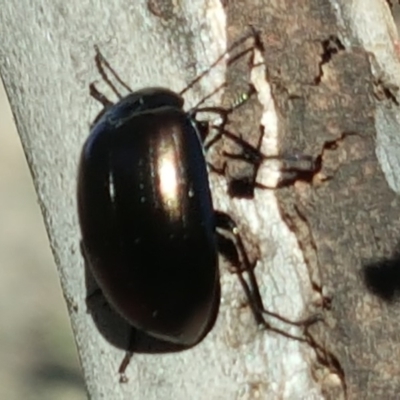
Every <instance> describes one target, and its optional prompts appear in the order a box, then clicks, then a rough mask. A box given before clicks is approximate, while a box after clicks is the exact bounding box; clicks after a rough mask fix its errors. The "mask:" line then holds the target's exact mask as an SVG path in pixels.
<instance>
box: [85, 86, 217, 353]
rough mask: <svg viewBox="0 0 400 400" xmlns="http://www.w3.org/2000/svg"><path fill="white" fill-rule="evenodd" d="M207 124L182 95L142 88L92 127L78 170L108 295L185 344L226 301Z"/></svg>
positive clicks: (140, 322) (91, 255)
mask: <svg viewBox="0 0 400 400" xmlns="http://www.w3.org/2000/svg"><path fill="white" fill-rule="evenodd" d="M202 131H204V125H203V124H202V123H199V122H197V120H196V119H195V118H194V117H192V116H191V115H190V114H188V113H186V112H185V111H184V110H183V99H182V98H181V97H180V96H179V95H177V94H176V93H174V92H172V91H170V90H168V89H163V88H147V89H143V90H139V91H137V92H133V93H131V94H129V95H128V96H127V97H125V98H124V99H122V100H121V101H120V102H118V103H117V104H116V105H114V106H112V107H111V108H110V109H109V110H108V111H106V112H105V113H104V114H103V115H102V117H101V118H100V119H99V121H98V122H97V123H96V124H95V126H94V127H93V129H92V131H91V134H90V136H89V138H88V139H87V141H86V143H85V144H84V147H83V150H82V156H81V160H80V167H79V176H78V213H79V221H80V226H81V233H82V245H83V248H84V252H85V255H86V257H87V261H88V264H89V265H90V267H91V271H92V272H93V275H94V277H95V279H96V281H97V282H98V284H99V286H100V288H101V290H102V291H103V293H104V295H105V297H106V298H107V300H108V301H109V302H110V303H111V304H112V305H113V306H114V308H115V309H116V310H117V311H118V312H119V313H120V314H121V315H122V316H123V317H124V318H125V319H126V320H127V321H128V322H129V323H130V324H131V325H133V326H134V327H136V328H138V329H140V330H143V331H145V332H146V333H148V334H150V335H152V336H154V337H156V338H159V339H162V340H165V341H168V342H172V343H177V344H182V345H185V346H192V345H194V344H196V343H197V342H198V341H200V340H201V339H202V337H203V336H204V334H205V332H206V330H207V327H208V326H209V324H210V321H211V320H212V319H213V316H214V313H215V312H216V311H215V310H216V308H217V303H219V295H218V293H219V273H218V265H217V262H218V259H217V254H218V252H217V239H216V236H215V229H216V222H215V216H214V211H213V206H212V201H211V193H210V189H209V182H208V173H207V166H206V162H205V158H204V155H203V148H202V142H201V135H202Z"/></svg>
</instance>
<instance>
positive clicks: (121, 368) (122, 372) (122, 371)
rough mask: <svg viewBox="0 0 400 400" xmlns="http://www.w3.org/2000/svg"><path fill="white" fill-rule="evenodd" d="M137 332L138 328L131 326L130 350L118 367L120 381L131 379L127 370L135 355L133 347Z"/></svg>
mask: <svg viewBox="0 0 400 400" xmlns="http://www.w3.org/2000/svg"><path fill="white" fill-rule="evenodd" d="M136 333H137V330H136V329H135V328H132V327H131V328H130V332H129V343H128V350H127V351H126V352H125V356H124V358H123V359H122V361H121V364H120V365H119V368H118V373H119V375H120V377H119V382H120V383H127V382H128V380H129V379H128V377H127V376H126V374H125V371H126V369H127V368H128V365H129V364H130V362H131V359H132V356H133V351H132V349H133V348H134V345H135V341H136Z"/></svg>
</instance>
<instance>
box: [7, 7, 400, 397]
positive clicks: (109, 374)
mask: <svg viewBox="0 0 400 400" xmlns="http://www.w3.org/2000/svg"><path fill="white" fill-rule="evenodd" d="M0 10H1V12H0V40H1V45H0V72H1V75H2V78H3V80H4V84H5V87H6V90H7V93H8V96H9V99H10V103H11V106H12V110H13V113H14V117H15V120H16V123H17V127H18V131H19V134H20V137H21V141H22V143H23V146H24V149H25V153H26V157H27V160H28V163H29V165H30V168H31V171H32V176H33V179H34V182H35V187H36V190H37V193H38V198H39V202H40V205H41V207H42V211H43V215H44V218H45V222H46V226H47V231H48V235H49V239H50V244H51V247H52V250H53V253H54V257H55V259H56V262H57V265H58V268H59V272H60V279H61V283H62V287H63V290H64V296H65V299H66V302H67V305H68V309H69V312H70V315H71V323H72V328H73V330H74V333H75V337H76V342H77V347H78V351H79V354H80V359H81V364H82V368H83V372H84V376H85V379H86V383H87V389H88V392H89V396H90V398H92V399H100V398H106V399H131V398H136V399H149V400H151V399H254V398H261V399H275V398H277V399H278V398H282V399H317V398H332V399H340V398H347V399H361V398H362V399H369V398H385V399H391V398H397V394H398V393H399V392H400V373H399V372H400V371H399V363H398V362H397V360H398V359H399V352H400V350H399V349H400V347H399V346H398V341H399V334H398V333H397V332H399V331H400V329H399V323H398V322H397V319H396V313H397V310H398V306H397V303H396V300H397V298H398V294H399V289H400V278H399V277H400V273H399V272H398V271H399V254H400V253H399V243H398V241H399V232H400V221H399V218H398V215H399V209H400V201H399V197H398V195H397V193H398V192H399V190H400V189H399V188H400V181H399V178H398V170H399V162H400V141H399V139H398V135H397V132H398V130H399V117H398V108H399V101H400V100H399V96H398V92H397V88H398V86H399V82H398V81H399V79H400V78H399V77H400V74H399V68H400V65H399V60H398V39H397V31H396V28H395V25H394V23H393V18H392V15H391V12H390V7H389V4H388V3H386V2H384V1H382V0H363V1H358V0H353V1H350V0H347V1H345V0H342V1H334V0H330V1H324V0H321V1H316V0H299V1H296V2H283V1H280V2H270V1H266V0H256V1H240V2H239V1H225V2H220V1H218V0H208V1H200V0H198V1H181V2H179V3H176V2H172V1H161V0H148V1H140V2H139V1H137V2H128V1H126V0H114V1H113V2H105V1H100V0H90V1H84V2H78V1H70V2H68V3H66V2H62V1H58V0H56V1H53V2H51V3H45V2H35V3H34V4H33V3H29V2H23V1H22V2H7V1H5V0H0ZM249 25H252V26H253V27H254V28H255V29H256V30H257V31H258V32H259V33H260V34H259V39H260V40H259V42H260V43H257V46H256V47H257V50H256V52H255V54H256V57H255V60H251V57H252V53H249V55H246V56H245V57H243V58H242V57H240V58H238V59H237V60H236V61H235V62H230V63H227V62H226V60H224V61H223V62H221V63H219V64H218V65H217V66H216V67H215V68H212V69H211V71H210V73H209V74H207V75H206V76H205V77H204V78H202V79H201V80H200V81H199V83H198V84H196V85H195V86H194V87H193V89H192V90H189V91H188V92H187V93H186V94H185V100H186V102H187V103H186V104H187V107H188V108H189V107H190V105H193V104H196V103H197V102H198V101H199V100H201V99H202V98H204V97H205V96H207V95H208V94H209V93H211V92H212V91H213V90H214V89H215V88H217V87H218V86H219V85H221V84H222V83H223V82H225V80H226V83H227V84H226V89H225V91H224V93H223V95H222V96H221V95H218V94H217V95H216V96H213V97H212V98H211V99H210V100H209V104H212V105H220V104H224V105H229V104H232V101H233V99H235V98H236V97H237V95H238V94H240V93H243V91H245V90H247V87H248V85H249V83H251V84H252V85H253V86H254V87H255V89H256V96H253V97H252V99H251V100H250V101H248V102H247V103H246V104H244V105H243V106H242V107H240V108H238V109H237V110H235V112H234V113H233V115H232V116H231V118H230V124H229V130H230V131H233V132H234V133H235V134H237V135H240V136H241V137H242V138H243V139H244V140H245V141H246V142H249V143H252V144H253V145H256V144H260V149H261V152H262V153H263V154H265V155H274V154H286V155H298V154H307V155H311V156H313V157H314V159H315V160H316V163H315V165H316V168H315V170H313V171H308V172H307V173H304V174H296V175H295V177H296V179H292V184H290V185H286V186H284V187H281V188H279V189H276V190H269V189H265V188H263V189H261V188H256V189H255V190H254V193H252V195H251V196H246V198H243V196H237V195H235V194H234V193H233V194H232V193H230V194H229V193H228V192H229V190H228V188H229V187H231V186H230V185H231V184H232V182H234V180H235V178H237V176H241V177H243V176H245V177H248V176H250V175H251V174H252V173H256V174H257V175H256V180H257V182H259V183H261V184H264V185H265V186H273V185H274V184H276V180H277V176H278V175H279V174H278V172H279V171H278V172H277V171H276V170H275V171H274V169H273V166H271V163H268V162H265V163H262V164H261V165H260V166H259V168H256V169H255V170H251V169H250V172H249V170H248V168H247V167H248V165H245V164H246V163H235V162H234V161H232V160H230V159H229V158H228V159H227V163H228V168H227V169H226V176H224V177H223V176H221V175H218V174H215V173H211V180H212V190H213V199H214V205H215V208H216V209H219V210H222V211H224V212H227V213H229V214H230V215H231V216H232V218H233V219H234V220H235V221H236V222H237V223H238V226H239V231H240V233H241V235H242V237H243V239H244V243H245V246H246V249H247V251H248V254H249V256H250V258H251V259H252V260H254V261H257V263H256V266H255V274H256V276H257V279H258V283H259V286H260V291H261V294H262V297H263V301H264V305H265V308H266V309H268V310H269V311H273V312H276V313H278V314H279V315H282V316H284V317H287V318H290V319H291V320H300V319H302V318H307V317H309V316H311V315H313V314H315V313H319V314H321V315H323V317H324V320H323V322H318V323H316V324H314V325H313V326H311V327H310V329H309V330H307V333H306V338H307V340H306V341H305V342H301V341H296V340H292V339H290V338H288V337H286V336H284V335H279V334H276V333H274V332H272V331H268V330H260V329H258V328H257V326H256V324H255V323H254V321H253V317H252V315H251V312H250V308H249V306H248V302H247V300H246V297H245V295H244V293H243V292H242V290H241V286H240V283H239V281H238V279H237V277H236V276H235V275H234V274H232V273H231V272H230V271H229V270H228V268H226V265H227V264H226V263H221V284H222V297H221V307H220V311H219V316H218V319H217V322H216V324H215V326H214V328H213V329H212V331H211V332H210V334H209V335H208V336H207V337H206V338H205V339H204V340H203V341H202V342H201V343H200V344H198V345H196V346H195V347H194V348H191V349H188V350H186V351H182V352H167V351H158V349H157V348H156V347H154V344H151V343H150V344H149V347H146V346H147V345H146V346H143V347H142V348H141V352H140V354H137V353H135V354H134V356H133V358H132V360H131V362H130V364H129V366H128V368H127V370H126V376H127V379H128V381H127V382H125V383H122V382H120V375H119V373H118V367H119V364H120V362H121V360H122V358H123V356H124V351H125V349H126V347H127V345H128V342H129V339H128V337H129V327H127V326H126V324H125V323H123V321H121V320H120V318H119V317H118V316H117V315H115V313H113V312H112V310H110V309H109V306H108V305H107V303H106V302H105V301H104V299H98V298H94V299H90V300H88V301H86V297H87V295H88V293H89V294H90V288H91V283H90V282H91V281H90V277H88V276H87V271H86V272H85V267H84V260H83V258H82V256H81V253H80V250H79V241H80V232H79V226H78V221H77V213H76V198H75V192H76V174H77V162H78V159H79V154H80V150H81V147H82V144H83V142H84V140H85V138H86V137H87V135H88V132H89V126H90V124H91V122H92V121H93V120H94V118H95V117H96V114H97V113H98V112H99V111H100V106H99V104H97V103H96V102H95V101H94V100H93V99H92V98H90V96H89V89H88V87H89V84H90V83H91V82H93V81H98V87H99V89H100V90H101V91H102V92H104V93H106V94H107V95H108V96H109V97H110V98H112V93H110V89H109V88H108V87H107V86H106V85H105V83H104V82H103V81H102V80H101V78H100V76H99V74H98V71H97V70H96V66H95V62H94V49H93V46H94V45H98V46H99V48H100V50H101V51H102V52H103V53H104V54H105V56H106V57H107V60H108V61H109V62H110V63H111V64H112V66H113V67H114V68H115V69H116V70H117V71H118V74H119V76H120V77H121V78H122V79H123V80H124V81H126V82H127V83H128V84H129V85H130V86H131V87H132V88H133V90H136V89H140V88H143V87H146V86H165V87H169V88H171V89H172V90H175V91H180V90H181V89H183V88H184V87H185V86H186V85H187V84H188V83H189V82H191V81H192V80H193V78H195V77H196V76H197V75H198V74H200V73H201V72H202V71H204V70H206V69H207V68H208V67H209V66H210V65H211V64H212V63H213V62H214V61H215V60H216V59H217V58H218V57H219V56H220V55H221V54H222V53H223V52H224V50H225V49H226V48H227V47H229V45H230V44H231V43H233V41H235V40H236V39H238V38H239V37H241V36H242V35H243V34H244V33H245V32H248V29H249V28H248V27H249ZM244 46H245V47H244V49H245V48H247V47H246V44H245V45H244ZM235 52H240V49H235ZM249 60H250V64H249ZM114 100H115V98H114ZM260 132H262V135H261V138H260ZM225 145H226V146H229V140H225V142H224V146H225ZM216 149H217V150H211V153H212V154H211V156H212V157H214V159H217V161H218V158H219V159H221V157H222V156H223V153H222V151H221V149H220V148H218V147H217V148H216ZM247 164H248V163H247ZM237 174H239V175H237ZM248 174H250V175H248ZM85 275H86V276H85ZM268 321H269V320H268ZM271 324H272V325H273V326H276V327H278V328H280V329H284V330H285V331H287V332H288V333H291V334H293V335H299V336H302V335H303V330H302V329H301V328H298V327H294V326H291V325H285V324H282V323H281V322H279V321H275V320H274V319H271Z"/></svg>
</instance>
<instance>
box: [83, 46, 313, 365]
mask: <svg viewBox="0 0 400 400" xmlns="http://www.w3.org/2000/svg"><path fill="white" fill-rule="evenodd" d="M98 57H100V56H99V54H98ZM101 74H102V75H104V72H101ZM90 88H91V94H92V96H93V97H95V98H96V99H97V100H99V101H101V102H102V103H103V104H104V105H105V109H104V110H103V111H102V113H101V115H100V116H99V117H98V118H97V119H96V120H95V122H94V125H93V127H92V129H91V132H90V135H89V137H88V138H87V140H86V141H85V143H84V145H83V149H82V153H81V158H80V162H79V170H78V187H77V202H78V216H79V223H80V228H81V234H82V242H81V247H82V250H83V253H84V256H85V259H86V261H87V264H88V265H89V267H90V269H91V272H92V274H93V276H94V278H95V280H96V281H97V283H98V285H99V287H100V289H101V291H102V292H103V294H104V296H105V297H106V299H107V300H108V302H109V303H110V304H111V305H112V306H113V308H114V309H115V310H116V311H117V312H118V313H119V314H120V315H121V316H122V317H124V319H125V320H127V321H128V322H129V324H130V325H132V326H133V327H134V328H136V329H138V330H140V331H143V332H145V333H146V334H148V335H150V336H152V337H155V338H157V339H160V340H162V341H165V342H169V343H173V344H177V345H180V346H183V347H185V348H187V347H191V346H194V345H195V344H197V343H199V342H200V341H201V340H202V339H203V338H204V337H205V336H206V335H207V333H208V332H209V331H210V329H211V328H212V326H213V324H214V321H215V319H216V315H217V313H218V308H219V302H220V282H219V268H218V250H219V244H221V243H225V244H226V243H227V242H228V243H229V244H230V250H231V255H230V257H229V258H230V261H231V262H232V263H233V264H234V267H235V268H236V269H237V272H238V275H239V278H240V282H241V284H242V286H243V288H244V290H245V293H246V295H247V297H248V299H249V304H250V306H251V309H252V311H253V314H254V316H255V318H256V321H257V323H259V324H263V325H264V326H265V327H267V328H268V329H272V330H273V331H276V332H278V333H280V334H284V335H285V336H288V337H291V338H294V339H298V337H296V336H292V335H291V334H288V333H286V332H284V331H281V330H280V329H278V328H273V327H271V326H270V325H269V324H268V323H267V322H266V321H265V320H264V318H263V313H267V314H269V315H272V316H275V317H277V318H279V319H281V320H282V321H284V322H288V323H293V324H295V325H300V324H304V321H298V322H292V321H289V320H287V319H286V318H283V317H281V316H279V315H277V314H274V313H269V312H267V311H266V310H264V308H263V305H262V299H261V296H260V293H259V291H258V287H257V283H256V280H255V276H254V273H253V266H252V265H251V263H250V262H249V260H248V258H247V254H246V251H245V249H244V246H243V243H242V240H241V238H240V235H239V233H238V229H237V227H236V224H235V222H234V221H233V219H232V218H231V217H230V216H228V215H226V214H223V213H221V212H218V211H215V210H214V208H213V204H212V199H211V191H210V186H209V179H208V170H207V163H206V159H205V155H204V140H205V138H206V137H207V135H208V133H209V124H208V123H207V122H204V121H201V120H198V119H197V113H198V112H199V111H208V112H216V113H217V114H220V115H222V117H223V123H225V121H226V118H227V115H228V114H229V112H231V111H232V109H233V108H232V109H230V110H229V109H228V110H223V109H221V108H217V107H215V108H203V109H198V108H194V109H192V110H189V111H185V110H184V107H183V105H184V100H183V97H182V93H183V92H184V91H183V92H181V93H180V94H178V93H175V92H173V91H171V90H169V89H166V88H159V87H155V88H144V89H141V90H138V91H134V92H131V93H129V94H128V95H127V96H126V97H124V98H121V99H120V100H119V101H118V102H117V103H116V104H112V103H111V102H109V101H108V100H107V99H106V98H105V97H104V96H103V95H101V94H100V93H99V92H98V91H97V89H96V88H95V87H94V84H92V85H91V87H90ZM235 107H236V106H235ZM230 138H231V139H233V140H236V141H237V142H238V143H239V144H240V143H242V141H241V139H235V138H234V137H233V136H232V135H230ZM246 146H247V147H249V146H248V145H246ZM246 146H244V147H245V148H246ZM252 150H253V151H254V149H252ZM218 229H222V230H223V231H225V233H228V236H230V238H229V239H227V238H226V237H225V236H221V235H219V234H218ZM228 247H229V246H228ZM244 271H246V272H248V274H249V276H250V283H247V282H246V281H245V280H244V279H243V277H242V276H241V273H242V272H244ZM307 321H308V320H307ZM307 323H308V322H307ZM125 367H126V366H124V367H123V369H125ZM120 372H121V368H120Z"/></svg>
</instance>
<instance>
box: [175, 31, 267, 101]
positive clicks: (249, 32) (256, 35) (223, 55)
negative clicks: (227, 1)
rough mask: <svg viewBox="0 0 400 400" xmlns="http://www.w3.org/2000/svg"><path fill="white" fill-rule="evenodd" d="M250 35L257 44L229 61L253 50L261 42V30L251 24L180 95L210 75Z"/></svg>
mask: <svg viewBox="0 0 400 400" xmlns="http://www.w3.org/2000/svg"><path fill="white" fill-rule="evenodd" d="M250 37H253V38H254V40H255V45H253V46H252V47H251V48H249V49H247V50H244V51H242V52H241V53H239V55H237V56H235V57H234V58H233V59H232V60H229V61H228V63H229V64H230V63H231V62H233V61H235V60H236V59H237V58H240V57H241V56H243V55H244V54H246V53H247V52H249V51H252V50H253V49H254V47H255V46H256V45H257V44H258V43H259V42H260V40H259V32H258V31H257V30H256V29H255V28H254V27H253V26H251V25H250V26H249V31H248V32H246V33H245V34H243V36H242V37H240V38H239V39H237V40H235V41H234V42H233V43H232V44H231V45H230V46H229V47H228V48H227V49H226V50H225V51H224V52H223V53H222V54H221V55H220V56H219V57H218V58H217V59H216V60H215V61H214V62H213V63H212V64H211V65H210V66H209V67H208V68H207V69H206V70H204V71H203V72H201V73H200V74H199V75H197V76H196V78H194V79H193V80H192V81H191V82H190V83H189V84H188V85H187V86H186V87H185V88H184V89H183V90H181V91H180V92H179V95H180V96H183V94H184V93H186V92H187V91H188V90H189V89H191V88H192V87H193V86H194V85H195V84H196V83H197V82H199V81H200V80H201V79H202V78H203V77H204V76H206V75H208V74H209V73H210V71H211V70H212V69H213V68H214V67H215V66H216V65H218V64H219V63H220V62H221V61H222V60H223V59H224V58H225V56H226V55H227V54H228V53H230V52H231V51H232V50H233V49H235V48H236V47H238V46H240V45H241V44H242V43H244V42H245V41H246V40H247V39H249V38H250Z"/></svg>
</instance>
